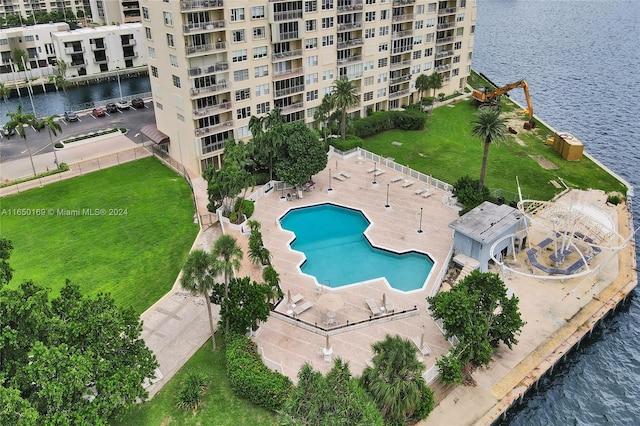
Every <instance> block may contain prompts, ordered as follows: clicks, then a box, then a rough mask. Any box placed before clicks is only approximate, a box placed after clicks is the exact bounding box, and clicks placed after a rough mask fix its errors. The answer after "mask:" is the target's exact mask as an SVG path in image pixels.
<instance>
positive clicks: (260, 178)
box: [253, 171, 269, 185]
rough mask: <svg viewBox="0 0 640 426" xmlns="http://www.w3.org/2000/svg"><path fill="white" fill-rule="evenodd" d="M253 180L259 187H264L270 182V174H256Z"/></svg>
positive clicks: (262, 172)
mask: <svg viewBox="0 0 640 426" xmlns="http://www.w3.org/2000/svg"><path fill="white" fill-rule="evenodd" d="M253 178H254V179H255V180H256V184H257V185H264V184H265V183H267V182H269V172H265V171H261V172H254V173H253Z"/></svg>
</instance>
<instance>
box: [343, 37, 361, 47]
mask: <svg viewBox="0 0 640 426" xmlns="http://www.w3.org/2000/svg"><path fill="white" fill-rule="evenodd" d="M362 44H363V40H362V38H354V39H351V40H346V41H339V42H338V43H337V48H338V49H348V48H350V47H355V46H362Z"/></svg>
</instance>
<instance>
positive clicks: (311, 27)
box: [304, 19, 317, 31]
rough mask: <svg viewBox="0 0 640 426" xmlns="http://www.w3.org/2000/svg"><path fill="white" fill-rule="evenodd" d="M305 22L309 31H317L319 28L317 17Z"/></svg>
mask: <svg viewBox="0 0 640 426" xmlns="http://www.w3.org/2000/svg"><path fill="white" fill-rule="evenodd" d="M304 24H305V27H306V28H307V31H315V30H316V29H317V26H316V20H315V19H310V20H308V21H305V22H304Z"/></svg>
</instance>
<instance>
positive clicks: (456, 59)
mask: <svg viewBox="0 0 640 426" xmlns="http://www.w3.org/2000/svg"><path fill="white" fill-rule="evenodd" d="M459 62H460V55H458V56H454V57H453V63H454V64H457V63H459Z"/></svg>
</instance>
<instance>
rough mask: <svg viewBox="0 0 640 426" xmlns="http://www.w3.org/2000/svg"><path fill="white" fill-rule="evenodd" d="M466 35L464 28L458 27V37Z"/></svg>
mask: <svg viewBox="0 0 640 426" xmlns="http://www.w3.org/2000/svg"><path fill="white" fill-rule="evenodd" d="M463 35H464V28H462V27H460V28H456V37H462V36H463Z"/></svg>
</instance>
